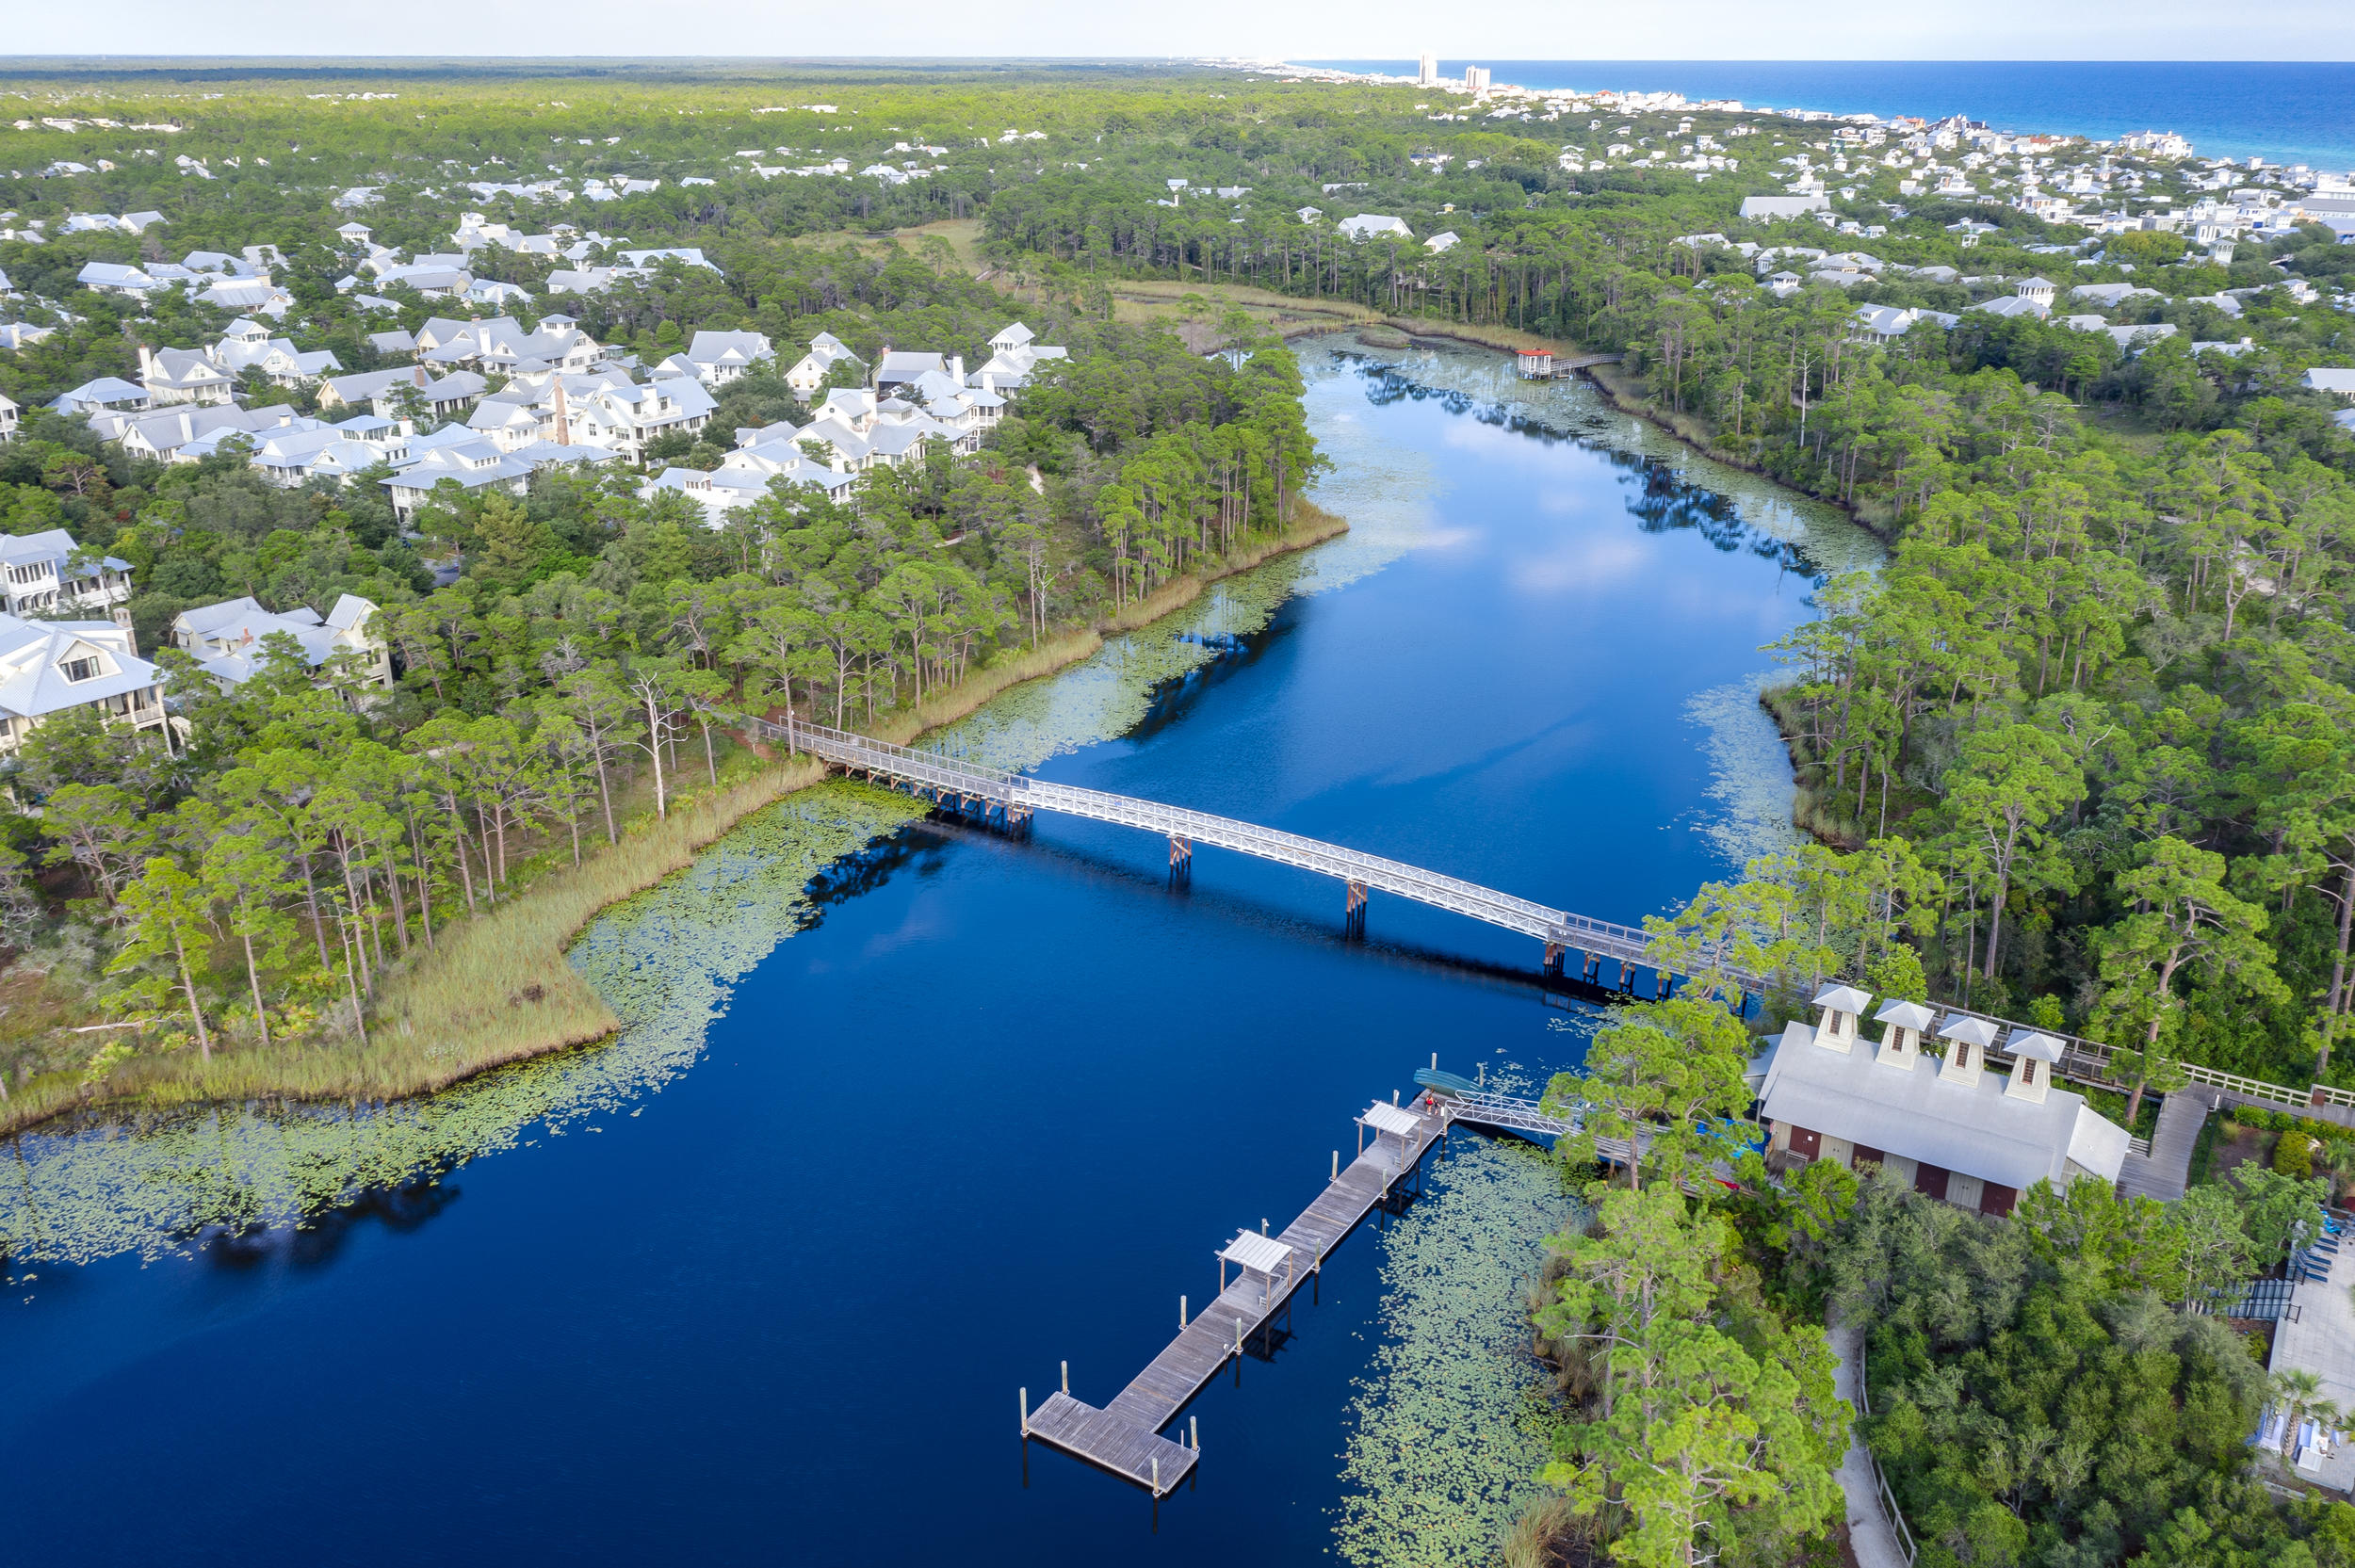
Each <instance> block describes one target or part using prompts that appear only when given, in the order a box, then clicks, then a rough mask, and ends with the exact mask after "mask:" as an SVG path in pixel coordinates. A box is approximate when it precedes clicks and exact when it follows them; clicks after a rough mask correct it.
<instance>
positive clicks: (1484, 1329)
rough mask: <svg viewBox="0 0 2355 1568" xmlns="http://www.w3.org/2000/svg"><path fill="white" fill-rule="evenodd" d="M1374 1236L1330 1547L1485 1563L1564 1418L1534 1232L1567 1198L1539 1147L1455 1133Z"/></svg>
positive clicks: (1388, 1559)
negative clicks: (1553, 1386)
mask: <svg viewBox="0 0 2355 1568" xmlns="http://www.w3.org/2000/svg"><path fill="white" fill-rule="evenodd" d="M1434 1175H1435V1176H1437V1180H1435V1181H1434V1182H1433V1184H1432V1190H1431V1192H1430V1194H1429V1195H1428V1196H1427V1197H1425V1198H1424V1199H1422V1200H1421V1202H1419V1203H1417V1204H1414V1205H1413V1206H1412V1207H1410V1208H1409V1209H1407V1211H1406V1212H1405V1215H1403V1216H1401V1217H1400V1218H1399V1219H1398V1220H1396V1221H1394V1222H1393V1223H1392V1224H1391V1226H1390V1228H1389V1231H1388V1232H1387V1233H1386V1234H1385V1236H1384V1237H1383V1261H1382V1270H1381V1277H1382V1322H1383V1325H1384V1328H1385V1330H1386V1336H1385V1338H1384V1341H1383V1343H1382V1344H1381V1346H1380V1347H1379V1348H1377V1349H1376V1350H1375V1351H1374V1354H1373V1358H1372V1365H1371V1366H1369V1367H1368V1369H1367V1371H1366V1373H1365V1375H1364V1376H1362V1377H1360V1378H1359V1379H1358V1380H1357V1394H1356V1397H1355V1398H1354V1399H1353V1400H1352V1401H1351V1406H1350V1417H1349V1427H1350V1432H1349V1437H1348V1441H1347V1445H1346V1447H1344V1449H1343V1450H1342V1454H1341V1470H1340V1479H1341V1480H1342V1483H1343V1485H1344V1486H1345V1488H1346V1489H1347V1490H1346V1492H1345V1493H1344V1495H1343V1496H1342V1497H1341V1500H1340V1504H1339V1505H1338V1507H1337V1509H1336V1510H1335V1515H1336V1516H1335V1519H1334V1523H1333V1534H1334V1551H1335V1553H1336V1554H1337V1555H1338V1556H1340V1557H1341V1558H1342V1559H1344V1560H1347V1561H1350V1562H1354V1563H1360V1564H1364V1565H1367V1568H1442V1565H1445V1568H1456V1565H1459V1564H1463V1563H1476V1562H1485V1561H1486V1560H1488V1559H1489V1558H1490V1557H1491V1556H1492V1555H1494V1553H1495V1552H1496V1551H1497V1549H1498V1547H1499V1546H1500V1545H1501V1544H1502V1542H1503V1541H1504V1538H1505V1536H1506V1535H1507V1533H1508V1532H1510V1530H1511V1529H1512V1528H1513V1524H1514V1521H1515V1520H1517V1519H1519V1517H1520V1515H1521V1513H1522V1512H1523V1511H1525V1510H1526V1509H1527V1508H1528V1507H1529V1505H1530V1504H1531V1503H1532V1502H1534V1501H1535V1500H1536V1498H1537V1497H1538V1496H1539V1495H1541V1493H1542V1492H1543V1490H1544V1489H1543V1488H1542V1487H1540V1486H1539V1485H1538V1483H1537V1472H1538V1470H1539V1468H1540V1467H1542V1466H1543V1465H1544V1464H1545V1463H1546V1461H1547V1459H1548V1458H1549V1457H1551V1442H1552V1431H1553V1428H1554V1425H1555V1422H1556V1420H1557V1419H1558V1417H1557V1416H1556V1414H1555V1413H1554V1412H1553V1411H1552V1409H1551V1406H1550V1404H1549V1402H1548V1400H1547V1398H1546V1393H1545V1389H1546V1386H1547V1383H1546V1379H1545V1375H1544V1371H1543V1368H1542V1367H1540V1366H1539V1365H1538V1362H1537V1359H1536V1356H1535V1353H1534V1352H1533V1351H1532V1350H1531V1348H1530V1330H1529V1322H1528V1307H1529V1303H1528V1297H1529V1292H1530V1289H1531V1286H1532V1285H1533V1283H1534V1281H1535V1279H1536V1277H1537V1271H1538V1269H1539V1268H1540V1267H1541V1265H1542V1263H1543V1260H1544V1255H1545V1253H1544V1237H1547V1236H1550V1235H1551V1234H1552V1233H1554V1232H1555V1231H1558V1230H1560V1229H1561V1228H1562V1227H1563V1225H1564V1224H1565V1223H1566V1222H1567V1220H1568V1219H1569V1217H1570V1215H1571V1214H1572V1213H1573V1211H1574V1210H1575V1208H1576V1206H1577V1202H1576V1200H1575V1199H1573V1198H1572V1197H1570V1196H1569V1194H1568V1193H1567V1191H1566V1190H1565V1189H1564V1186H1563V1180H1562V1173H1561V1167H1559V1166H1558V1165H1556V1164H1555V1163H1554V1162H1553V1161H1552V1160H1551V1159H1550V1158H1549V1157H1547V1156H1545V1155H1544V1154H1542V1153H1541V1152H1539V1151H1538V1150H1536V1149H1534V1148H1531V1147H1529V1146H1528V1145H1526V1144H1521V1143H1518V1142H1512V1141H1507V1140H1493V1141H1492V1140H1486V1139H1480V1138H1474V1137H1470V1136H1465V1137H1462V1138H1459V1139H1457V1140H1454V1152H1453V1153H1452V1154H1451V1156H1450V1157H1449V1158H1448V1160H1447V1163H1446V1164H1445V1165H1444V1166H1443V1167H1438V1168H1435V1171H1434Z"/></svg>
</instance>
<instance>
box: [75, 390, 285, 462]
mask: <svg viewBox="0 0 2355 1568" xmlns="http://www.w3.org/2000/svg"><path fill="white" fill-rule="evenodd" d="M313 423H315V421H311V420H306V419H304V418H303V417H302V416H301V415H300V414H298V413H296V412H295V411H294V409H293V407H292V406H291V405H289V404H285V403H273V404H271V405H269V406H268V407H267V408H259V409H241V408H238V407H237V406H236V405H235V404H234V403H212V404H197V403H182V404H180V405H179V406H177V407H175V408H170V409H158V410H155V411H154V412H151V413H127V414H120V413H106V414H95V415H92V416H91V419H90V428H91V429H93V430H96V431H97V432H98V433H99V434H100V435H102V436H105V437H106V439H107V440H109V441H114V442H119V443H121V445H122V449H123V450H124V451H126V452H130V453H133V454H135V455H137V456H138V457H142V458H154V459H155V460H156V461H159V462H194V461H196V459H197V457H198V456H199V455H200V453H201V452H203V451H206V450H212V449H215V448H217V447H218V445H219V437H221V436H225V435H239V434H243V435H252V436H255V437H259V436H261V435H263V434H264V433H265V432H268V431H271V430H277V429H284V428H291V427H294V426H298V425H300V426H306V427H307V426H309V425H311V424H313ZM191 448H195V450H191Z"/></svg>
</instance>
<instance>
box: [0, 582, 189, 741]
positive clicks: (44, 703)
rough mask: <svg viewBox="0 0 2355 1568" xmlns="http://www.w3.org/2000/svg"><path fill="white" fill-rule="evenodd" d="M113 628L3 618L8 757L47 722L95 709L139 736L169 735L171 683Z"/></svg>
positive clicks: (0, 728) (2, 736)
mask: <svg viewBox="0 0 2355 1568" xmlns="http://www.w3.org/2000/svg"><path fill="white" fill-rule="evenodd" d="M132 647H133V642H132V638H131V629H130V627H128V626H125V625H119V624H117V623H116V622H112V621H37V622H36V621H22V620H19V619H18V618H17V617H15V616H14V615H0V751H14V750H15V749H16V748H17V747H19V746H21V745H23V744H24V737H25V736H27V735H29V734H31V733H32V731H33V730H34V729H35V728H36V727H38V726H39V725H40V724H41V723H42V722H43V721H44V720H46V719H49V718H51V717H53V716H54V715H57V714H60V713H66V712H70V711H71V710H73V709H74V708H93V709H96V710H97V711H98V713H99V714H100V715H101V716H102V717H104V718H105V719H107V720H108V721H109V722H122V723H128V724H129V725H130V726H131V727H132V728H133V729H136V730H148V729H154V730H161V729H162V728H163V727H164V702H163V684H162V681H163V677H162V675H161V673H160V672H159V671H157V670H156V668H155V667H154V665H152V664H150V663H148V662H147V661H146V660H145V659H143V658H140V657H138V655H136V654H134V653H133V652H132Z"/></svg>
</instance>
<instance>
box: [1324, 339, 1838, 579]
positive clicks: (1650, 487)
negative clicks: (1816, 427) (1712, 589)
mask: <svg viewBox="0 0 2355 1568" xmlns="http://www.w3.org/2000/svg"><path fill="white" fill-rule="evenodd" d="M1336 358H1338V359H1340V361H1341V362H1342V363H1343V364H1345V365H1347V366H1348V367H1349V368H1350V369H1352V370H1354V371H1355V372H1356V375H1357V377H1358V378H1359V380H1362V381H1363V382H1364V383H1365V388H1366V401H1367V402H1369V403H1371V404H1372V405H1373V406H1374V407H1376V408H1389V407H1390V406H1392V405H1395V404H1399V403H1436V404H1437V405H1438V407H1439V408H1440V409H1442V410H1444V411H1445V412H1448V413H1449V414H1451V415H1454V416H1456V417H1459V418H1460V417H1462V416H1463V415H1466V414H1470V416H1471V417H1472V418H1474V419H1476V420H1478V421H1479V422H1480V423H1481V424H1483V425H1486V426H1489V427H1491V428H1495V429H1500V430H1503V431H1505V432H1507V433H1509V434H1512V435H1517V436H1519V437H1521V438H1522V439H1523V440H1526V441H1533V442H1535V443H1537V444H1538V445H1544V446H1556V445H1571V446H1575V447H1577V448H1579V449H1580V450H1582V451H1585V452H1591V453H1593V454H1594V455H1595V456H1597V457H1598V458H1600V459H1601V460H1602V461H1604V462H1606V463H1608V464H1610V466H1611V467H1612V468H1614V469H1616V470H1617V471H1618V475H1619V480H1620V483H1621V484H1622V485H1624V486H1626V487H1627V488H1628V489H1629V490H1630V491H1632V494H1631V496H1630V497H1629V499H1628V502H1627V509H1628V512H1629V513H1630V515H1632V517H1634V519H1635V522H1636V525H1637V526H1638V527H1640V528H1642V529H1643V530H1644V531H1645V532H1646V533H1681V532H1688V531H1689V532H1692V533H1697V534H1698V535H1700V537H1701V538H1703V539H1705V540H1707V541H1708V542H1710V543H1711V544H1712V545H1713V546H1714V547H1715V548H1717V549H1719V550H1722V551H1724V552H1726V553H1727V554H1729V555H1730V554H1732V553H1734V552H1735V551H1739V550H1747V551H1748V552H1749V553H1750V554H1752V555H1754V556H1757V557H1759V558H1762V559H1763V560H1770V561H1773V562H1774V563H1775V564H1776V566H1777V567H1778V569H1780V570H1782V571H1785V572H1790V573H1795V574H1798V575H1800V576H1804V577H1811V578H1820V577H1822V576H1823V574H1824V572H1823V568H1822V567H1821V566H1820V565H1819V564H1818V563H1817V562H1816V561H1815V560H1814V559H1813V558H1811V556H1810V555H1809V554H1808V551H1807V549H1806V547H1805V546H1804V545H1803V544H1802V543H1800V542H1798V541H1795V540H1789V539H1784V538H1781V537H1779V536H1778V535H1776V534H1773V533H1770V532H1768V531H1767V530H1765V529H1763V528H1760V527H1756V526H1754V525H1751V524H1749V523H1746V522H1744V521H1743V519H1742V514H1741V510H1740V506H1739V504H1738V503H1737V502H1736V501H1735V500H1734V498H1733V497H1732V496H1730V495H1728V494H1726V493H1723V492H1720V491H1715V490H1712V489H1710V488H1709V487H1708V486H1706V485H1701V484H1696V483H1694V482H1693V481H1692V480H1691V479H1688V478H1686V477H1684V476H1683V475H1681V474H1680V473H1679V472H1678V471H1677V470H1676V469H1675V468H1674V467H1672V466H1671V465H1670V464H1668V463H1667V462H1665V461H1662V460H1661V459H1659V458H1656V457H1651V456H1648V455H1647V454H1645V453H1642V452H1635V451H1630V450H1629V449H1628V448H1627V447H1625V446H1623V445H1619V444H1618V443H1617V442H1616V441H1614V440H1613V439H1612V437H1611V430H1612V423H1613V422H1610V421H1606V420H1603V419H1600V418H1597V419H1589V420H1583V421H1579V422H1578V423H1576V424H1575V425H1569V426H1566V425H1564V424H1562V423H1558V422H1555V421H1552V420H1549V419H1543V418H1539V417H1537V416H1535V415H1534V414H1532V413H1531V412H1528V411H1527V410H1525V409H1522V408H1519V407H1517V406H1515V405H1513V404H1510V403H1506V402H1504V401H1502V400H1501V399H1497V398H1480V397H1476V396H1473V395H1472V394H1470V393H1469V392H1466V391H1465V390H1463V389H1462V388H1460V387H1438V386H1432V385H1429V384H1427V383H1425V382H1422V381H1419V380H1415V378H1413V377H1412V376H1409V375H1408V374H1406V373H1405V370H1403V369H1402V368H1401V367H1400V366H1398V365H1396V364H1384V363H1381V362H1379V361H1376V360H1373V359H1371V358H1368V357H1366V356H1363V355H1356V354H1349V353H1340V354H1337V355H1336Z"/></svg>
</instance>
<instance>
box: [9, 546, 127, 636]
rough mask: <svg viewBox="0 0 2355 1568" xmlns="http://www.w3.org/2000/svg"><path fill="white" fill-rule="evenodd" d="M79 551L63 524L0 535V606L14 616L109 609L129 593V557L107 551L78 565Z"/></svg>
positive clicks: (80, 548)
mask: <svg viewBox="0 0 2355 1568" xmlns="http://www.w3.org/2000/svg"><path fill="white" fill-rule="evenodd" d="M81 552H82V547H81V546H80V545H78V544H76V543H74V542H73V535H72V534H70V533H67V532H66V531H65V530H64V529H63V528H50V529H47V530H46V531H44V532H41V533H37V534H21V535H9V536H0V609H5V610H7V612H8V614H10V615H37V614H38V615H47V614H53V613H55V612H57V611H58V610H60V609H82V610H111V609H112V608H113V606H118V605H120V604H122V602H123V601H124V600H125V599H128V598H129V597H131V563H130V562H129V561H127V560H117V559H115V558H113V557H112V556H105V557H101V558H98V559H95V560H90V559H83V560H81V561H80V562H79V563H78V564H77V563H76V559H75V558H76V557H78V556H80V555H81ZM117 613H120V612H117Z"/></svg>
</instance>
